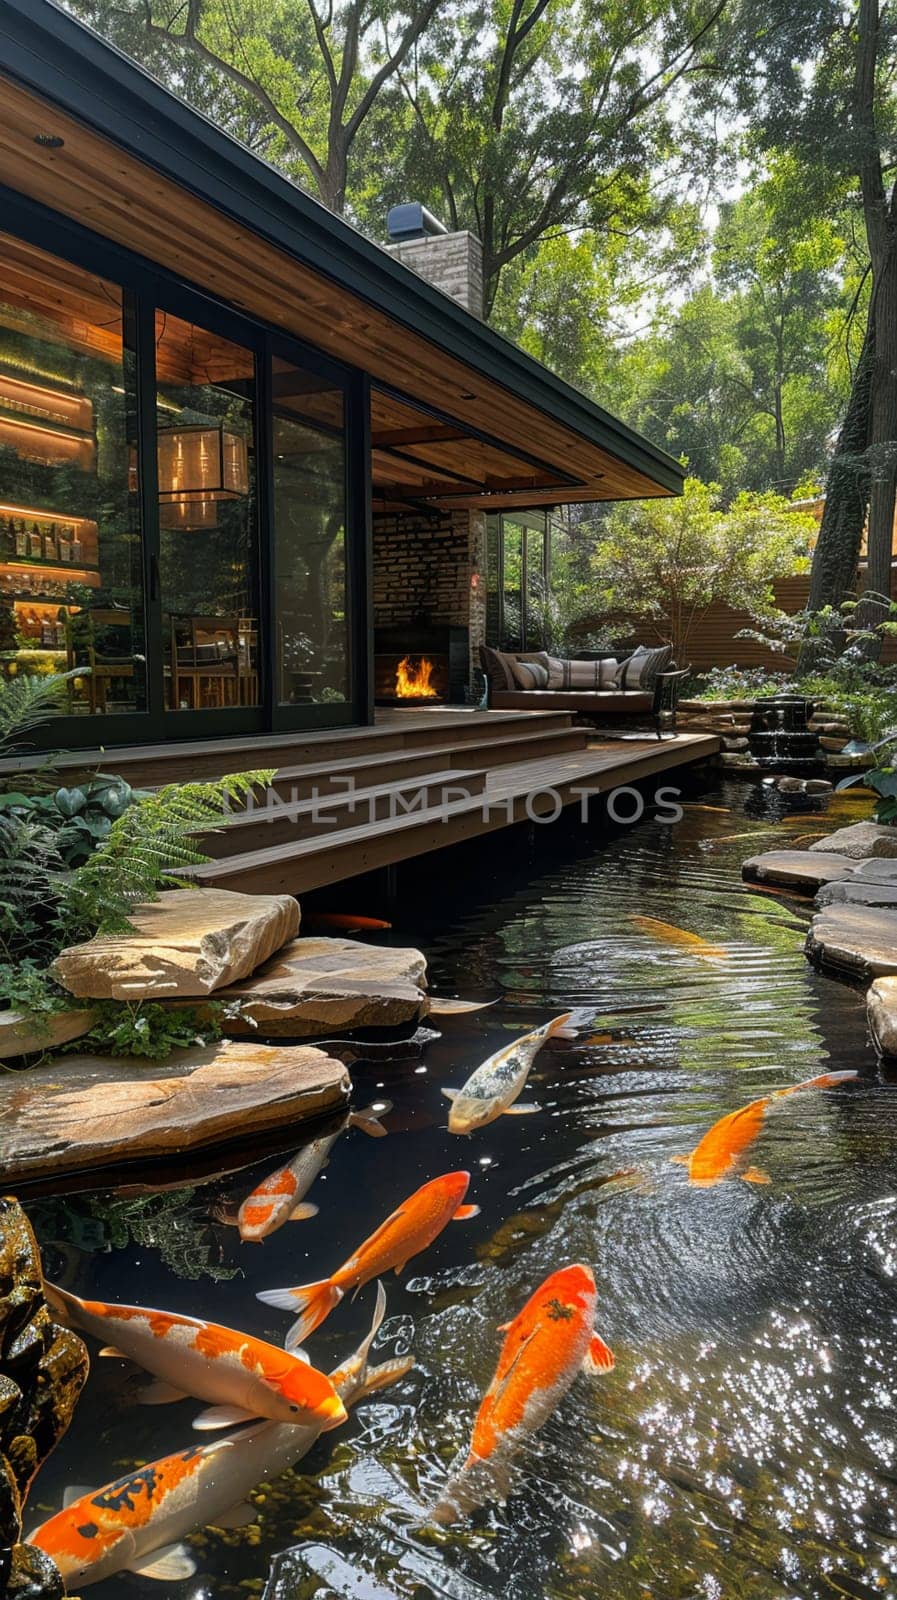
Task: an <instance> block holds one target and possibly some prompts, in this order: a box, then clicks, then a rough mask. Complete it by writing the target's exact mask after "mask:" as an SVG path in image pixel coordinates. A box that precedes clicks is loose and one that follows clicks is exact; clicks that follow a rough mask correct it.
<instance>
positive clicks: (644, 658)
mask: <svg viewBox="0 0 897 1600" xmlns="http://www.w3.org/2000/svg"><path fill="white" fill-rule="evenodd" d="M672 654H673V647H672V645H668V644H662V645H658V647H657V648H656V649H655V650H652V649H650V648H649V647H648V645H644V644H640V645H639V646H638V649H637V650H633V652H632V655H631V656H630V657H629V659H628V661H624V662H623V667H622V672H621V676H620V686H621V688H623V689H641V690H642V691H643V692H647V691H648V690H651V689H653V688H654V685H655V683H656V682H657V674H658V673H659V672H663V670H664V668H665V667H667V666H669V663H670V660H671V658H672Z"/></svg>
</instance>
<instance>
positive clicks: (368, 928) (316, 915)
mask: <svg viewBox="0 0 897 1600" xmlns="http://www.w3.org/2000/svg"><path fill="white" fill-rule="evenodd" d="M303 920H304V922H305V924H306V926H314V927H316V928H341V929H342V930H343V932H344V933H378V932H382V931H383V930H384V929H386V928H391V927H392V923H391V922H384V921H383V918H382V917H356V916H355V915H354V913H353V912H351V911H309V912H308V914H307V916H306V917H305V918H304V919H303Z"/></svg>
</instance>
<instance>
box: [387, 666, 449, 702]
mask: <svg viewBox="0 0 897 1600" xmlns="http://www.w3.org/2000/svg"><path fill="white" fill-rule="evenodd" d="M432 676H433V663H432V661H429V660H428V659H427V657H426V656H421V658H420V660H419V661H418V662H416V663H415V662H414V661H412V659H411V657H410V656H403V657H402V659H401V661H400V662H399V664H398V666H397V668H396V695H397V697H398V699H399V700H436V699H438V698H439V694H438V690H436V689H434V688H433V685H432V683H431V682H430V679H431V677H432Z"/></svg>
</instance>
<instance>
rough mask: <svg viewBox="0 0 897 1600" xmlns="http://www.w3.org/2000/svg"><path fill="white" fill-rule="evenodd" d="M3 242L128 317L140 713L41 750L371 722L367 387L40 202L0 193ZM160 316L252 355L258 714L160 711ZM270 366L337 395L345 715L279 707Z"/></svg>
mask: <svg viewBox="0 0 897 1600" xmlns="http://www.w3.org/2000/svg"><path fill="white" fill-rule="evenodd" d="M0 232H2V233H7V234H10V235H12V236H13V237H16V238H19V239H21V240H23V241H24V242H26V243H28V244H32V245H34V246H35V247H36V248H38V249H40V250H43V251H45V252H46V254H47V255H49V256H53V257H55V258H56V259H58V260H60V261H68V262H70V263H71V264H72V265H73V266H76V267H80V268H81V269H82V270H84V271H86V272H92V273H95V274H96V275H97V276H99V277H103V278H105V279H107V280H108V281H109V282H110V283H113V284H115V285H116V287H118V288H120V289H121V290H122V291H123V293H124V295H125V297H126V298H128V299H130V301H131V303H132V305H133V307H134V321H135V328H136V338H135V344H136V350H135V359H136V388H137V441H138V461H139V475H138V479H139V495H140V513H141V532H142V550H143V597H142V598H143V607H144V630H143V633H144V639H145V644H146V656H147V684H146V690H147V710H145V711H139V712H124V713H121V714H120V715H115V716H111V715H110V716H106V717H104V718H103V719H102V724H103V727H102V734H101V735H100V731H99V729H98V727H97V723H98V722H99V720H100V719H98V718H93V717H89V716H66V715H61V716H59V717H54V718H53V720H52V722H49V723H48V724H46V725H45V726H44V727H43V728H41V729H38V730H37V731H36V733H35V735H34V737H33V743H34V746H35V747H36V748H39V749H60V748H65V749H70V750H72V751H77V750H91V749H96V748H97V747H98V746H101V747H105V746H110V747H121V746H128V745H146V744H153V743H163V742H168V741H177V742H182V741H184V740H214V739H215V738H221V737H224V738H228V737H232V736H233V737H239V736H240V735H248V734H254V733H261V734H267V733H271V734H281V735H282V734H284V733H291V732H294V731H295V732H297V733H302V732H303V731H306V730H307V731H314V730H315V729H327V728H334V729H338V728H341V727H349V726H359V725H365V724H368V723H370V722H372V721H373V687H372V686H373V660H372V651H373V633H372V616H373V598H372V585H373V576H372V571H371V545H372V520H371V459H370V383H369V379H368V376H367V374H366V373H365V372H363V371H361V370H360V369H358V368H354V367H351V366H348V365H346V364H345V363H343V362H340V361H337V360H334V359H333V357H331V356H329V355H326V354H325V353H324V352H323V351H321V350H319V349H318V348H317V347H316V346H314V345H311V344H307V343H306V342H305V341H304V340H302V339H299V338H297V337H296V336H294V335H293V334H292V333H290V332H288V331H286V330H284V329H283V328H278V327H276V326H274V325H271V324H268V323H265V322H263V321H260V320H259V319H258V318H255V317H250V316H247V315H246V314H245V313H243V312H241V311H240V310H239V308H237V307H235V306H233V305H230V304H228V303H227V302H225V301H222V300H220V299H219V298H217V297H216V296H214V295H212V294H209V293H208V292H207V291H205V290H204V289H202V288H200V287H197V286H196V285H195V284H192V283H190V282H189V281H188V280H187V279H184V278H180V277H178V276H176V275H175V274H173V273H171V272H169V271H168V270H166V269H165V268H162V267H159V266H157V265H156V264H155V263H153V262H149V261H147V260H146V259H145V258H144V257H142V256H140V255H138V254H136V253H134V252H131V251H129V250H127V249H125V248H124V247H122V246H121V245H118V244H115V243H114V242H113V241H111V240H109V239H106V238H104V237H103V236H102V235H101V234H95V233H93V232H92V231H91V230H90V229H88V228H85V227H84V226H83V225H82V224H81V223H77V222H74V221H72V219H71V218H68V217H66V216H63V215H62V214H60V213H59V212H56V211H53V210H52V209H50V208H49V207H47V206H44V205H42V204H41V203H40V202H39V201H36V200H32V199H31V198H29V197H28V196H25V195H22V194H20V193H18V192H17V191H14V190H11V189H7V188H5V187H4V186H2V185H0ZM157 310H160V311H162V312H168V313H170V314H171V315H172V316H176V317H180V318H182V319H183V320H184V321H188V322H193V323H195V324H196V325H197V326H199V327H203V328H207V329H208V330H209V332H210V333H217V334H219V335H220V336H221V337H222V338H229V339H232V340H233V341H234V343H236V344H240V345H243V346H244V348H247V349H249V350H251V351H252V353H253V355H254V358H255V364H256V384H255V395H256V403H255V408H254V411H255V416H254V427H255V441H254V442H255V450H256V463H257V469H256V474H257V493H258V552H257V554H258V593H259V702H260V703H259V705H258V707H248V706H246V707H243V706H237V707H226V708H222V709H221V710H197V711H180V710H171V709H169V708H167V707H166V705H165V699H164V654H163V646H164V642H163V638H162V626H161V605H160V601H161V596H160V585H159V502H158V472H157V457H156V436H155V429H156V370H155V367H156V363H155V313H156V311H157ZM275 355H277V356H280V357H283V358H285V359H287V360H289V361H292V362H294V363H295V364H296V365H297V366H300V367H305V368H306V369H307V370H309V371H311V372H315V373H317V374H318V375H319V376H320V377H322V378H323V379H324V380H325V381H326V382H327V383H329V384H332V385H333V387H335V388H338V389H340V390H341V391H342V393H343V401H344V412H343V416H344V437H345V454H344V463H345V505H346V560H347V609H348V630H347V635H348V650H349V683H350V698H349V700H347V701H346V702H344V703H340V702H328V703H327V704H326V705H297V706H279V705H277V704H276V694H275V682H276V671H275V667H276V663H275V649H276V629H275V626H274V621H275V617H274V596H275V592H276V572H275V570H274V562H275V552H276V540H275V537H274V528H273V416H272V396H271V367H272V360H273V357H274V356H275Z"/></svg>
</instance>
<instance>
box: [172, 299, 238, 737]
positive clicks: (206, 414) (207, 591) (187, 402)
mask: <svg viewBox="0 0 897 1600" xmlns="http://www.w3.org/2000/svg"><path fill="white" fill-rule="evenodd" d="M156 381H157V399H156V408H157V417H156V428H157V434H156V438H157V458H158V474H159V477H158V487H159V572H160V580H161V582H160V588H161V601H162V651H163V660H164V670H165V699H166V704H167V706H168V708H169V709H170V710H172V711H225V710H228V709H230V708H232V707H234V706H257V705H259V703H260V695H259V570H258V568H259V561H258V495H257V492H256V464H255V393H256V381H255V357H254V355H253V353H252V351H251V350H247V349H244V348H243V346H241V345H238V344H234V343H233V342H232V341H231V340H230V339H223V338H221V337H220V336H219V335H218V334H212V333H209V332H207V331H206V330H205V329H203V328H200V327H197V326H195V325H194V324H193V323H189V322H183V321H181V319H180V318H179V317H173V316H169V315H168V314H167V313H165V312H162V311H157V312H156Z"/></svg>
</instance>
